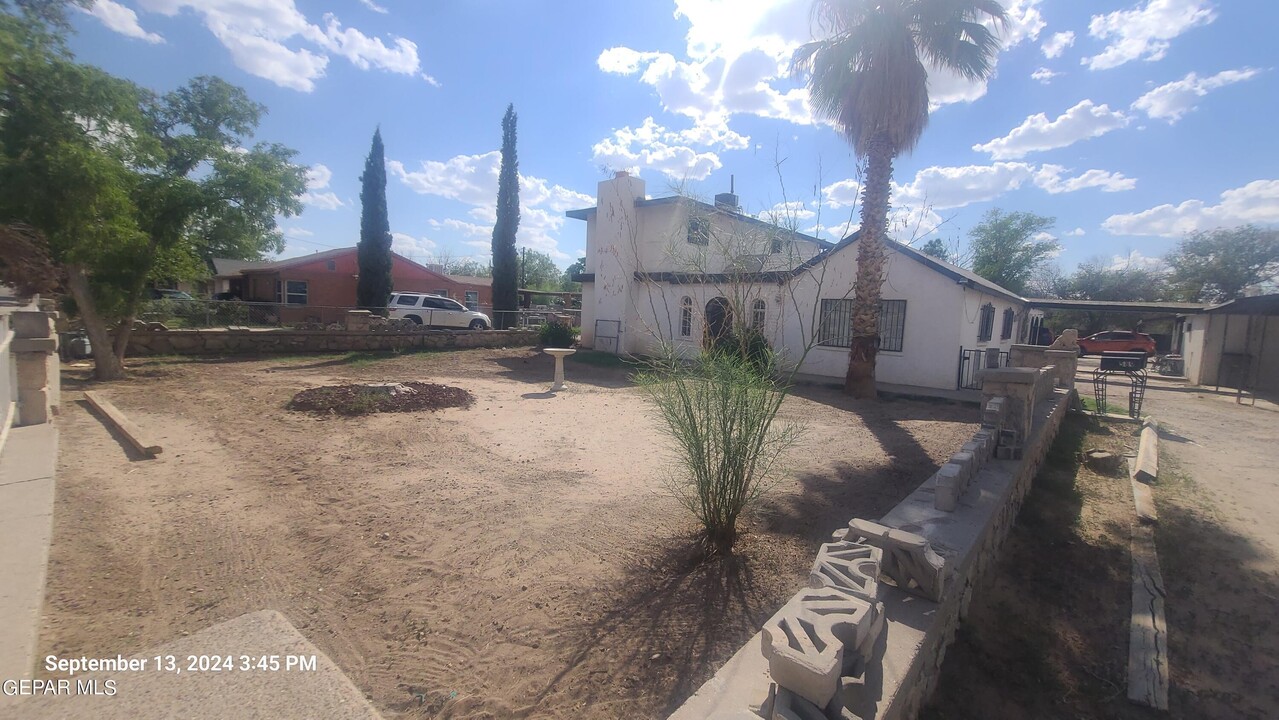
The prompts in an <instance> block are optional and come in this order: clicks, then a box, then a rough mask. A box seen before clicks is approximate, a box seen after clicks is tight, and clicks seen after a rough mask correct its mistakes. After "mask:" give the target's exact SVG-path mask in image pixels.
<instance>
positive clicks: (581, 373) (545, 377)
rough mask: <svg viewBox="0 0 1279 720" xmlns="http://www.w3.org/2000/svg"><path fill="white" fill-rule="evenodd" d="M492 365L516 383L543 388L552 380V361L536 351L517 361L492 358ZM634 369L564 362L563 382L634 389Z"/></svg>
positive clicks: (624, 366)
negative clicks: (496, 366) (632, 378)
mask: <svg viewBox="0 0 1279 720" xmlns="http://www.w3.org/2000/svg"><path fill="white" fill-rule="evenodd" d="M492 362H493V363H494V364H495V365H498V366H500V367H501V368H503V369H502V370H499V371H498V372H497V375H499V376H501V377H505V378H507V379H509V380H514V381H516V382H523V383H530V384H534V385H547V384H549V383H550V382H551V381H552V380H553V379H554V377H555V358H553V357H551V356H550V355H547V354H546V353H544V352H542V351H541V350H540V349H537V348H533V349H530V350H529V352H528V354H526V355H523V356H517V357H502V358H495V359H493V361H492ZM634 370H635V368H634V367H632V366H629V365H619V366H611V365H591V364H587V363H583V362H577V361H574V360H573V356H571V355H570V356H569V357H567V358H565V362H564V381H565V382H566V383H568V384H569V385H572V384H573V383H580V384H584V385H592V386H595V387H601V388H610V389H617V388H625V387H632V386H633V385H634V383H633V382H631V374H632V373H633V372H634Z"/></svg>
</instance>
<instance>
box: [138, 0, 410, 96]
mask: <svg viewBox="0 0 1279 720" xmlns="http://www.w3.org/2000/svg"><path fill="white" fill-rule="evenodd" d="M294 2H295V0H257V1H256V2H247V1H246V0H139V3H140V5H141V7H142V8H143V9H144V10H147V11H150V12H156V13H160V14H162V15H167V16H170V17H172V16H175V15H177V14H178V13H179V12H181V11H182V10H184V9H189V10H191V11H192V12H193V13H195V14H196V15H198V16H199V17H200V18H201V19H202V21H203V23H204V26H205V27H206V28H207V29H208V30H209V32H211V33H212V34H213V36H214V37H216V38H217V39H218V41H219V42H221V43H222V45H223V46H224V47H226V48H227V50H228V51H230V53H231V59H232V61H233V62H235V64H236V66H237V67H239V68H240V69H241V70H244V71H245V72H247V73H249V74H251V75H255V76H257V77H260V78H264V79H266V80H269V81H271V82H273V83H275V84H277V85H280V86H282V87H287V88H292V89H294V90H300V91H302V92H310V91H311V90H313V89H315V82H316V81H317V80H318V79H320V78H322V77H324V73H325V69H326V68H327V67H328V63H329V57H330V56H331V55H338V56H341V57H344V58H346V59H347V60H349V61H350V62H351V63H352V64H353V65H355V66H356V67H358V68H360V69H362V70H368V69H372V68H377V69H380V70H385V71H388V72H394V73H399V74H405V75H421V74H422V73H421V63H420V60H419V58H418V55H417V45H416V44H414V43H413V42H412V41H410V40H406V39H404V38H400V37H394V36H392V37H391V44H390V45H387V44H386V43H385V42H383V41H382V40H381V39H380V38H371V37H369V36H367V35H365V34H364V33H362V32H360V31H359V30H356V29H354V28H347V29H343V27H342V24H341V23H340V22H339V21H338V19H337V17H336V16H335V15H333V14H332V13H328V14H325V15H324V16H323V26H322V27H321V26H320V25H316V24H312V23H311V22H309V21H308V20H307V18H306V16H305V15H303V14H302V13H301V12H300V11H299V10H298V9H297V7H296V5H295V4H294ZM299 43H307V44H309V45H310V46H311V47H310V48H308V47H298V48H295V47H291V46H290V44H292V45H297V44H299Z"/></svg>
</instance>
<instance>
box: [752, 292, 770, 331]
mask: <svg viewBox="0 0 1279 720" xmlns="http://www.w3.org/2000/svg"><path fill="white" fill-rule="evenodd" d="M767 315H768V303H766V302H764V300H763V298H756V300H755V302H753V303H751V327H753V328H755V329H756V330H763V329H764V320H765V319H766V317H767Z"/></svg>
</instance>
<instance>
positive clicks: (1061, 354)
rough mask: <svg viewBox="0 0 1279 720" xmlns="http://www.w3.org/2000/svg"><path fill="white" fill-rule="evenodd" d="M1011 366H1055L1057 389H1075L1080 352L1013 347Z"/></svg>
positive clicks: (1038, 347) (1030, 346)
mask: <svg viewBox="0 0 1279 720" xmlns="http://www.w3.org/2000/svg"><path fill="white" fill-rule="evenodd" d="M1011 353H1012V355H1011V356H1010V357H1009V363H1008V364H1009V365H1010V366H1012V367H1022V368H1041V367H1048V366H1050V365H1051V366H1053V367H1054V368H1056V370H1055V373H1054V376H1055V377H1056V379H1057V387H1062V388H1073V387H1074V386H1075V373H1076V372H1077V371H1078V367H1079V352H1078V350H1052V349H1049V348H1047V347H1044V346H1042V345H1013V347H1012V350H1011Z"/></svg>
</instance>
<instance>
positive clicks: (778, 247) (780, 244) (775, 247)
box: [769, 238, 786, 255]
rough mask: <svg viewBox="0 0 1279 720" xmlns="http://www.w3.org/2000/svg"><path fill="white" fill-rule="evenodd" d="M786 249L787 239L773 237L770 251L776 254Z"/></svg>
mask: <svg viewBox="0 0 1279 720" xmlns="http://www.w3.org/2000/svg"><path fill="white" fill-rule="evenodd" d="M785 249H786V241H785V240H782V239H781V238H773V240H772V243H771V247H769V251H770V252H772V253H773V254H774V255H776V254H778V253H780V252H781V251H783V250H785Z"/></svg>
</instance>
